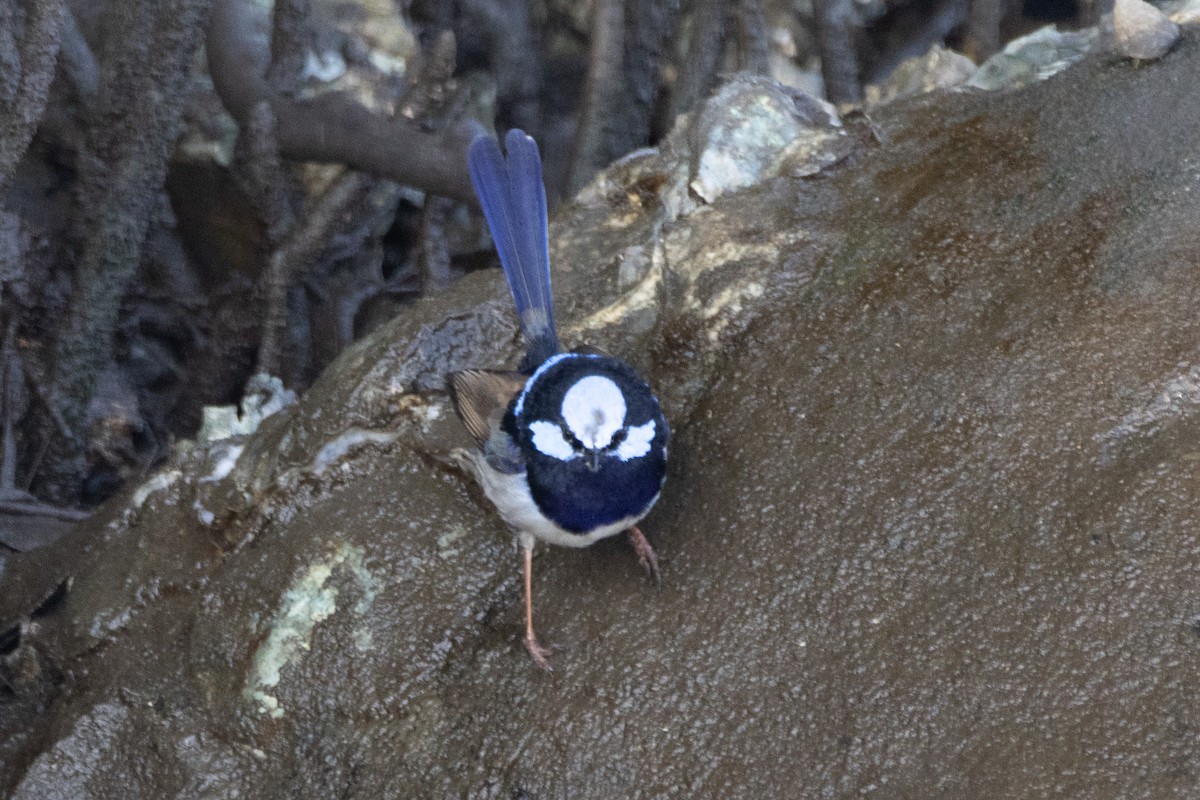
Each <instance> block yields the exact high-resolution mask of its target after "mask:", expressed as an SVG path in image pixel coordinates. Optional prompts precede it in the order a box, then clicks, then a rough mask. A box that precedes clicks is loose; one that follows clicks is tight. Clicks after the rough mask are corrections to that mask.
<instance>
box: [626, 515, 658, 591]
mask: <svg viewBox="0 0 1200 800" xmlns="http://www.w3.org/2000/svg"><path fill="white" fill-rule="evenodd" d="M629 543H630V544H631V545H633V552H635V553H637V557H638V563H639V564H641V565H642V569H644V570H646V574H647V575H649V576H650V579H651V580H653V581H654V585H655V586H657V587H658V588H660V589H661V588H662V573H660V572H659V571H658V554H657V553H655V552H654V548H653V547H651V546H650V542H649V541H648V540H647V539H646V534H644V533H642V532H641V531H640V530H638V527H637V526H636V525H634V526H633V527H632V528H630V529H629Z"/></svg>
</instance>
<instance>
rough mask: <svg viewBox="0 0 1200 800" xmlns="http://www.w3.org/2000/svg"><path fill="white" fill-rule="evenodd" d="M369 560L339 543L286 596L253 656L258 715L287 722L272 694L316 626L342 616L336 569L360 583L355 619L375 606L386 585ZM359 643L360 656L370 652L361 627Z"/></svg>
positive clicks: (248, 693)
mask: <svg viewBox="0 0 1200 800" xmlns="http://www.w3.org/2000/svg"><path fill="white" fill-rule="evenodd" d="M364 555H365V554H364V552H363V549H362V548H361V547H355V546H354V545H351V544H347V543H345V542H339V543H338V544H337V546H336V548H335V549H334V550H333V552H332V553H330V554H329V556H328V557H327V558H325V559H324V560H321V561H318V562H316V563H313V564H310V565H309V566H308V567H307V568H305V569H304V570H303V571H302V572H300V573H299V575H298V576H297V577H296V579H295V580H294V581H292V584H291V586H289V587H288V589H287V591H285V592H284V593H283V598H282V601H281V603H280V606H279V610H278V612H277V613H276V614H275V616H274V617H273V618H272V620H271V622H270V632H269V633H268V634H267V638H266V640H265V641H264V642H263V644H262V646H261V647H259V648H258V650H257V652H255V654H254V666H253V669H252V670H251V674H250V679H249V680H248V681H247V682H246V688H245V690H244V691H243V696H244V697H245V698H246V700H247V701H249V702H251V703H254V704H256V705H257V707H258V711H259V713H261V714H265V715H267V716H270V717H272V718H275V719H278V718H279V717H282V716H283V714H284V708H283V706H282V704H281V703H280V702H279V698H278V697H276V696H275V695H274V694H272V693H271V691H270V690H271V689H273V688H274V687H275V686H278V685H279V681H280V677H281V672H282V670H283V668H284V667H285V666H286V665H288V664H290V663H292V662H294V661H295V660H296V659H297V658H298V657H300V655H301V654H302V653H303V652H304V651H307V650H309V649H310V648H311V647H312V633H313V629H314V628H315V627H316V625H317V623H319V622H323V621H324V620H326V619H328V618H329V617H331V616H333V614H334V613H335V612H336V611H337V598H338V589H337V587H336V586H331V585H329V579H330V577H332V575H333V572H334V570H335V569H337V568H338V567H342V568H343V569H345V570H346V571H348V572H349V573H350V575H351V576H353V578H354V580H355V581H356V582H357V583H358V586H359V590H360V592H361V594H362V596H361V597H360V598H359V600H358V602H356V603H355V604H354V608H353V613H354V614H355V615H356V616H358V617H362V616H363V615H365V614H366V612H367V611H368V610H369V609H370V607H371V605H372V604H373V603H374V602H375V598H376V596H378V594H379V591H380V589H381V588H382V581H381V580H380V579H379V578H377V577H376V576H375V575H374V573H372V572H371V571H370V570H369V569H368V568H367V567H366V565H365V564H364ZM354 640H355V645H356V647H358V648H359V649H360V650H365V649H369V648H370V647H371V645H372V637H371V633H370V630H369V629H367V628H366V626H362V625H360V626H359V628H357V629H356V630H355V632H354Z"/></svg>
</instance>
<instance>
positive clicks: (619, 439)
mask: <svg viewBox="0 0 1200 800" xmlns="http://www.w3.org/2000/svg"><path fill="white" fill-rule="evenodd" d="M628 436H629V429H628V428H621V430H619V431H617V432H616V433H614V434H613V438H612V441H611V442H609V443H608V446H607V447H605V448H604V449H605V450H616V449H617V448H618V447H620V446H621V445H622V444H623V443H624V442H625V439H626V438H628Z"/></svg>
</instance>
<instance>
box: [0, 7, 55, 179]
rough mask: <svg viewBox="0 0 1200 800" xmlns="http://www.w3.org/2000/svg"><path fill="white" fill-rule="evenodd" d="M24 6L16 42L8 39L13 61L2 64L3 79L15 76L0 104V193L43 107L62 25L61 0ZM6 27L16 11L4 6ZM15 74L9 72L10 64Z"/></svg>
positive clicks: (13, 26) (46, 97)
mask: <svg viewBox="0 0 1200 800" xmlns="http://www.w3.org/2000/svg"><path fill="white" fill-rule="evenodd" d="M20 5H22V6H24V8H25V12H24V16H25V26H24V35H23V36H22V37H21V41H20V44H19V45H16V44H15V42H12V41H11V40H10V41H9V42H8V44H9V45H10V46H15V52H12V53H9V54H6V55H7V56H8V58H6V60H9V59H12V60H15V62H16V63H15V64H11V63H6V64H4V65H3V68H4V70H5V71H7V72H9V75H7V76H6V78H5V79H6V80H16V81H17V83H16V86H15V87H14V88H15V91H14V92H12V93H11V94H10V93H8V92H5V94H7V95H8V96H6V97H3V98H2V106H3V107H2V108H0V194H3V193H4V191H5V190H6V189H7V188H8V182H9V181H10V180H11V179H12V174H13V170H15V169H16V167H17V162H18V161H19V160H20V159H21V156H23V155H24V154H25V150H26V148H28V147H29V142H30V141H31V140H32V139H33V134H34V131H35V130H36V129H37V124H38V120H40V119H41V118H42V112H43V111H45V109H46V101H47V99H48V97H49V91H50V82H51V80H52V79H53V78H54V63H55V60H56V59H57V58H58V46H59V30H60V29H61V28H62V20H63V8H64V4H63V0H30V2H25V3H21V4H20ZM4 16H7V17H8V19H7V22H8V25H9V30H10V31H11V30H14V29H15V28H16V25H15V22H16V14H15V13H14V10H13V9H12V8H9V9H7V14H5V15H4ZM14 66H15V67H16V70H15V71H16V72H17V73H18V74H17V75H13V74H12V71H13V67H14Z"/></svg>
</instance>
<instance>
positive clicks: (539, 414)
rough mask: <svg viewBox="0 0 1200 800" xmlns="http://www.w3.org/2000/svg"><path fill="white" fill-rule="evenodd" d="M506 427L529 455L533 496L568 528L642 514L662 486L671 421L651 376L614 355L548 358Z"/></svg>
mask: <svg viewBox="0 0 1200 800" xmlns="http://www.w3.org/2000/svg"><path fill="white" fill-rule="evenodd" d="M503 427H504V429H505V431H506V432H507V433H508V434H509V435H510V436H512V437H513V439H514V441H516V443H517V446H518V447H519V448H520V449H521V451H522V453H523V454H524V456H525V459H526V468H527V477H528V480H529V489H530V492H531V493H532V494H533V499H534V501H535V502H536V503H537V504H538V507H539V508H540V509H541V511H542V513H544V514H545V515H546V516H547V517H549V518H550V519H551V520H553V521H554V522H555V523H556V524H558V525H559V526H560V527H562V528H564V529H565V530H569V531H574V532H576V533H587V532H589V531H591V530H594V529H596V528H598V527H601V526H603V525H611V524H614V523H616V522H619V521H621V520H624V519H627V518H631V517H633V518H640V517H641V516H643V515H644V514H645V513H646V512H648V511H649V510H650V507H651V506H652V505H653V504H654V501H655V500H656V499H657V497H658V494H659V491H660V490H661V489H662V484H663V480H664V478H665V477H666V469H667V440H668V438H669V437H670V431H669V430H668V428H667V422H666V420H665V419H664V418H663V415H662V411H661V409H660V408H659V405H658V400H657V399H656V398H655V397H654V394H653V393H652V392H651V391H650V387H649V386H647V385H646V382H645V381H643V380H642V379H641V377H640V376H639V375H638V374H637V373H636V372H634V371H633V369H632V368H631V367H629V366H628V365H627V364H625V363H624V362H622V361H619V360H617V359H615V358H610V357H608V356H600V355H591V354H582V353H562V354H559V355H556V356H554V357H552V358H550V359H548V360H547V361H545V362H544V363H543V364H542V365H541V366H540V367H539V368H538V369H537V371H536V372H534V374H533V376H532V377H531V378H530V379H529V382H528V383H527V384H526V386H525V389H524V391H522V392H521V393H520V394H519V395H517V397H516V398H515V399H514V400H513V402H512V405H511V406H510V407H509V409H508V413H507V414H506V416H505V419H504V423H503Z"/></svg>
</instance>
